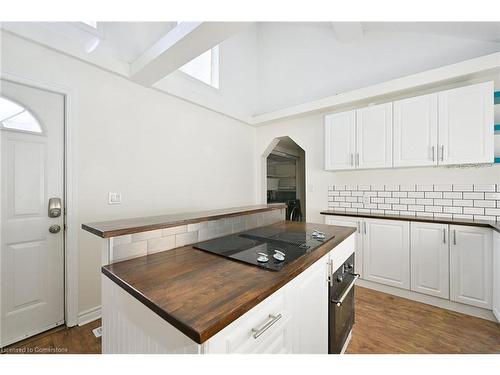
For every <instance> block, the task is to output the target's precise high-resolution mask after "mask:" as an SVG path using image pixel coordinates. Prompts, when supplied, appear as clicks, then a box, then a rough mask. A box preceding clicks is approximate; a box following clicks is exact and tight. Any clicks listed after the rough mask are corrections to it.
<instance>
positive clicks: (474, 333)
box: [347, 287, 500, 354]
mask: <svg viewBox="0 0 500 375" xmlns="http://www.w3.org/2000/svg"><path fill="white" fill-rule="evenodd" d="M355 293H356V323H355V325H354V329H353V333H352V340H351V343H350V344H349V346H348V348H347V353H351V354H368V353H371V354H375V353H377V354H399V353H405V354H420V353H421V354H432V353H434V354H453V353H457V354H458V353H463V354H466V353H500V324H499V323H494V322H491V321H489V320H485V319H480V318H475V317H471V316H468V315H464V314H460V313H456V312H453V311H450V310H445V309H441V308H438V307H434V306H430V305H426V304H423V303H420V302H415V301H411V300H408V299H405V298H400V297H396V296H393V295H390V294H386V293H382V292H378V291H375V290H371V289H367V288H361V287H356V290H355Z"/></svg>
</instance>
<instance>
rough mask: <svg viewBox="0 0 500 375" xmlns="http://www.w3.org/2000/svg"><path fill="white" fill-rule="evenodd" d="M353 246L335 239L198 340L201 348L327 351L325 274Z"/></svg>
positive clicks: (351, 241) (350, 240) (218, 350)
mask: <svg viewBox="0 0 500 375" xmlns="http://www.w3.org/2000/svg"><path fill="white" fill-rule="evenodd" d="M354 250H355V241H354V236H350V237H348V238H347V239H345V240H344V241H343V242H341V243H340V244H338V245H337V246H336V247H335V248H334V249H333V251H331V252H330V253H329V254H326V255H324V256H323V257H322V258H321V259H319V260H318V261H316V262H315V263H314V264H313V265H311V266H310V267H309V268H308V269H306V270H305V271H304V272H302V273H301V274H300V275H298V276H297V277H296V278H294V279H293V280H291V281H290V282H289V283H287V284H286V285H285V286H283V287H282V288H281V289H279V290H278V291H276V292H275V293H274V294H272V295H271V296H270V297H268V298H266V299H265V300H264V301H262V302H261V303H259V304H258V305H257V306H255V307H254V308H252V309H251V310H250V311H248V312H247V313H245V314H244V315H243V316H241V317H240V318H238V319H237V320H235V321H234V322H232V323H231V324H230V325H228V326H227V327H226V328H224V329H223V330H222V331H220V332H219V333H217V334H216V335H215V336H213V337H211V338H210V339H209V340H208V341H206V342H205V343H204V344H202V351H203V352H204V353H264V354H266V353H297V354H327V353H328V307H329V302H328V274H329V270H330V269H331V270H336V269H337V268H338V267H340V266H341V265H342V264H343V263H344V262H345V261H346V260H347V259H348V258H349V256H351V255H352V253H353V252H354Z"/></svg>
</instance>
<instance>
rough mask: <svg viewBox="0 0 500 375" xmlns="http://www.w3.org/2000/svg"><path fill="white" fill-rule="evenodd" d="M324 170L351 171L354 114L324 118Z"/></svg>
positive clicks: (353, 151) (353, 146)
mask: <svg viewBox="0 0 500 375" xmlns="http://www.w3.org/2000/svg"><path fill="white" fill-rule="evenodd" d="M325 141H326V142H325V155H326V157H325V169H327V170H329V169H337V170H340V169H353V168H355V165H354V162H355V160H354V158H355V153H356V112H355V111H349V112H341V113H336V114H334V115H328V116H326V117H325Z"/></svg>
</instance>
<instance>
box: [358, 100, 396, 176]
mask: <svg viewBox="0 0 500 375" xmlns="http://www.w3.org/2000/svg"><path fill="white" fill-rule="evenodd" d="M356 152H357V154H356V166H357V168H390V167H392V103H386V104H380V105H373V106H370V107H366V108H362V109H358V110H357V111H356Z"/></svg>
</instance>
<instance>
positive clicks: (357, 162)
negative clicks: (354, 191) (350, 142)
mask: <svg viewBox="0 0 500 375" xmlns="http://www.w3.org/2000/svg"><path fill="white" fill-rule="evenodd" d="M356 166H357V167H359V153H358V152H356Z"/></svg>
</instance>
